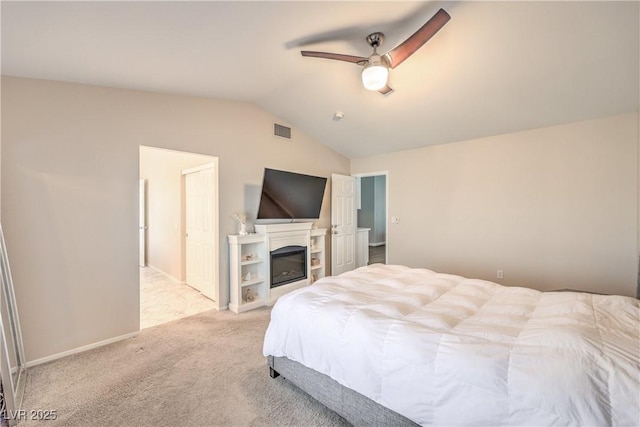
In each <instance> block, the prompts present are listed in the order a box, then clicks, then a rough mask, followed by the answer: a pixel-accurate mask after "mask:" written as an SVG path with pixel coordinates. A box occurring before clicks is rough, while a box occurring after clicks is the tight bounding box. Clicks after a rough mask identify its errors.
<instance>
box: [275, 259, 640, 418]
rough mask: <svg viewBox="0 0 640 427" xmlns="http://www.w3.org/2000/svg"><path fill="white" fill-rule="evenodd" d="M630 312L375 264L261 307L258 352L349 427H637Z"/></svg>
mask: <svg viewBox="0 0 640 427" xmlns="http://www.w3.org/2000/svg"><path fill="white" fill-rule="evenodd" d="M639 329H640V302H639V301H638V300H636V299H633V298H629V297H622V296H605V295H596V294H589V293H581V292H540V291H536V290H532V289H527V288H520V287H507V286H502V285H499V284H496V283H492V282H488V281H484V280H475V279H467V278H464V277H460V276H455V275H449V274H439V273H435V272H433V271H430V270H426V269H416V268H409V267H405V266H398V265H382V264H376V265H371V266H365V267H361V268H359V269H357V270H354V271H351V272H348V273H345V274H342V275H340V276H335V277H326V278H324V279H321V280H319V281H317V282H316V283H314V285H313V286H309V287H306V288H303V289H300V290H297V291H294V292H292V293H290V294H287V295H284V296H282V297H281V298H280V299H279V300H278V302H277V303H276V304H275V305H274V307H273V310H272V313H271V322H270V324H269V327H268V329H267V332H266V335H265V341H264V348H263V352H264V355H265V356H267V357H268V360H269V366H270V370H271V373H272V376H276V375H278V373H279V374H282V376H283V377H285V378H287V380H290V381H293V382H294V383H296V384H297V385H298V386H300V387H301V388H302V389H303V390H304V391H306V392H308V393H309V394H311V395H312V396H314V397H316V398H318V399H319V400H320V401H321V402H322V403H323V404H325V405H327V406H329V407H330V408H331V409H333V410H335V411H336V412H338V414H340V415H342V416H343V417H345V418H346V419H347V421H350V422H352V423H353V424H359V425H362V424H372V425H382V424H388V425H412V424H419V425H495V426H498V425H509V426H511V425H598V426H600V425H630V426H637V425H640V331H639Z"/></svg>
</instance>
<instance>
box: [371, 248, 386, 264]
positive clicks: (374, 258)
mask: <svg viewBox="0 0 640 427" xmlns="http://www.w3.org/2000/svg"><path fill="white" fill-rule="evenodd" d="M386 250H387V246H386V245H380V246H369V265H371V264H376V263H380V264H386V263H387V260H386V259H385V257H386Z"/></svg>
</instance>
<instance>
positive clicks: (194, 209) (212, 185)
mask: <svg viewBox="0 0 640 427" xmlns="http://www.w3.org/2000/svg"><path fill="white" fill-rule="evenodd" d="M183 175H184V177H185V227H186V237H185V238H186V245H185V248H186V253H185V269H186V271H185V277H186V282H187V284H188V285H189V286H192V287H193V288H195V289H197V290H199V291H200V292H202V293H203V294H204V295H206V296H207V297H209V298H211V299H213V300H216V301H217V297H218V296H217V295H216V290H217V286H216V282H217V268H216V266H217V263H218V255H217V247H218V245H217V242H218V236H217V235H218V232H217V224H218V203H217V197H218V196H217V188H218V184H217V171H216V168H215V164H212V163H209V164H207V165H203V166H201V167H198V168H194V169H190V170H188V171H183Z"/></svg>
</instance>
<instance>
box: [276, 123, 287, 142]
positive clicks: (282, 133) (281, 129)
mask: <svg viewBox="0 0 640 427" xmlns="http://www.w3.org/2000/svg"><path fill="white" fill-rule="evenodd" d="M273 134H274V135H275V136H279V137H280V138H286V139H291V128H289V127H286V126H283V125H279V124H277V123H274V124H273Z"/></svg>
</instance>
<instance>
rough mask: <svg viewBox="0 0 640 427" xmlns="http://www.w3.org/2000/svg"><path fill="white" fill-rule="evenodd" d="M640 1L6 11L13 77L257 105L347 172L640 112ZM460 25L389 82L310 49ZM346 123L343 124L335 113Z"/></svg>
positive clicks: (351, 47) (73, 5)
mask: <svg viewBox="0 0 640 427" xmlns="http://www.w3.org/2000/svg"><path fill="white" fill-rule="evenodd" d="M639 6H640V3H639V2H637V1H626V2H610V1H602V2H597V1H586V2H580V1H569V2H547V1H544V2H543V1H540V2H537V1H536V2H526V1H525V2H521V1H513V2H508V1H507V2H478V1H456V2H396V1H386V2H385V1H374V2H362V1H358V2H325V1H323V2H313V1H300V2H291V1H283V2H277V1H260V2H244V1H235V2H224V1H215V2H199V1H198V2H186V1H177V2H55V1H44V2H6V1H3V2H2V5H1V7H2V10H1V14H2V30H1V31H2V32H1V37H2V64H1V65H2V74H4V75H12V76H23V77H32V78H42V79H52V80H61V81H67V82H77V83H87V84H95V85H104V86H112V87H120V88H129V89H141V90H149V91H156V92H164V93H175V94H186V95H196V96H203V97H213V98H221V99H231V100H239V101H247V102H251V103H254V104H256V105H258V106H259V107H261V108H263V109H265V110H267V111H269V112H271V113H273V114H274V115H275V116H277V117H278V118H279V119H281V121H282V122H283V123H284V124H287V125H290V126H292V127H293V135H294V136H295V132H296V131H303V132H305V133H307V134H309V135H310V136H312V137H313V138H315V139H316V140H318V141H319V142H322V143H325V144H327V145H329V146H331V147H333V148H334V149H335V150H337V151H338V152H340V153H342V154H344V155H345V156H348V157H350V158H356V157H364V156H370V155H375V154H380V153H386V152H391V151H397V150H405V149H410V148H415V147H421V146H426V145H433V144H443V143H448V142H453V141H460V140H467V139H473V138H478V137H483V136H489V135H496V134H503V133H508V132H514V131H519V130H524V129H532V128H538V127H544V126H551V125H555V124H561V123H567V122H571V121H578V120H586V119H590V118H595V117H603V116H609V115H615V114H621V113H625V112H630V111H636V110H638V108H639V105H640V101H639V98H640V85H639V80H640V77H639V76H640V67H639V63H640V41H639V40H640V25H639V21H640V7H639ZM441 7H442V8H444V9H445V10H447V11H448V13H449V14H450V15H451V20H450V21H449V22H448V23H447V24H446V25H445V27H444V28H443V29H442V30H441V31H440V32H439V33H437V34H436V35H435V36H434V37H433V38H432V39H431V40H430V41H429V42H427V44H425V45H424V46H423V47H422V48H421V49H419V50H418V51H417V52H416V53H415V54H414V55H413V56H411V57H410V58H409V59H408V60H406V61H405V62H404V63H402V64H401V65H400V66H399V67H398V68H395V69H393V70H392V71H391V77H390V84H391V86H393V88H394V92H393V93H392V94H391V95H388V96H383V95H381V94H379V93H377V92H369V91H367V90H365V89H364V88H363V87H362V84H361V82H360V67H359V66H357V65H354V64H349V63H346V62H339V61H330V60H326V59H318V58H303V57H302V56H301V55H300V50H302V49H305V50H319V51H327V52H336V53H344V54H351V55H358V56H369V54H370V53H371V48H370V47H369V46H368V45H367V43H366V42H365V37H366V36H367V35H368V34H369V33H372V32H374V31H381V32H383V33H384V34H385V36H386V37H385V41H384V44H383V46H382V48H381V49H380V50H381V51H382V52H386V51H388V50H390V49H392V48H393V47H395V46H396V45H398V44H399V43H401V42H402V41H403V40H405V39H406V38H407V37H408V36H410V35H411V34H412V33H413V32H414V31H416V30H417V29H418V28H419V27H420V26H421V25H422V24H424V23H425V22H426V21H427V20H428V19H429V18H430V17H431V16H432V15H433V14H434V13H435V12H436V11H437V10H438V9H439V8H441ZM337 111H341V112H343V113H344V119H343V120H342V121H339V122H337V121H334V120H332V116H333V114H334V113H335V112H337Z"/></svg>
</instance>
